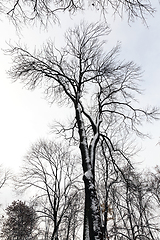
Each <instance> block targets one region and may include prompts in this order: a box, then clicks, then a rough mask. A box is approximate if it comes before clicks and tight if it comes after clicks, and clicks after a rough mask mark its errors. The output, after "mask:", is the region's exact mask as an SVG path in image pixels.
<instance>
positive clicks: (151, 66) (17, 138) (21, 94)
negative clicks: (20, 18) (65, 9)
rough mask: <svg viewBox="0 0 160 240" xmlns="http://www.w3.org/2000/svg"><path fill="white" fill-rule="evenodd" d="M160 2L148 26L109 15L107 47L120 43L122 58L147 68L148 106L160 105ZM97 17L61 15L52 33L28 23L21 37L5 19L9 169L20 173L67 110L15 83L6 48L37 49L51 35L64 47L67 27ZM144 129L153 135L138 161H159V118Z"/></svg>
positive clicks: (2, 102)
mask: <svg viewBox="0 0 160 240" xmlns="http://www.w3.org/2000/svg"><path fill="white" fill-rule="evenodd" d="M157 6H158V8H159V9H158V11H157V13H156V14H155V16H154V18H153V17H151V16H150V17H148V20H147V23H148V27H146V26H145V25H143V24H142V22H141V20H137V21H135V23H130V25H129V24H128V23H127V21H126V19H124V20H121V19H120V18H118V17H116V20H114V18H113V17H112V18H109V17H108V19H109V21H108V22H109V25H110V27H111V29H112V32H111V33H110V35H109V36H108V37H107V39H108V42H107V45H106V49H107V50H109V49H110V48H111V47H113V46H115V45H116V43H117V41H120V42H121V59H122V60H123V59H125V60H129V61H130V60H133V61H135V63H137V64H138V65H140V66H141V67H142V69H143V70H144V74H143V80H144V81H143V82H142V88H143V89H145V92H144V95H143V96H142V97H141V99H140V104H141V105H143V106H147V105H156V106H160V5H158V4H157ZM96 15H98V14H97V13H94V12H87V13H85V14H81V15H78V16H74V17H72V19H70V18H69V17H67V16H65V15H62V16H61V26H59V25H53V26H52V27H50V28H49V30H48V32H46V31H44V30H43V28H42V29H41V31H39V29H38V28H36V27H34V28H32V29H31V28H30V27H28V28H25V27H24V28H23V29H22V30H21V35H19V36H18V35H17V33H16V30H15V28H14V26H13V25H12V24H11V23H9V22H8V21H7V20H6V19H2V21H0V33H1V37H0V48H1V49H0V149H1V150H0V163H2V164H3V165H4V167H10V168H13V169H14V170H15V171H16V170H17V169H18V167H19V165H20V164H21V160H22V158H23V156H24V155H25V154H26V152H27V150H28V149H29V147H30V145H31V144H32V143H34V142H35V141H36V140H37V139H39V138H43V137H47V136H48V133H49V131H50V129H49V127H48V125H49V124H50V123H51V122H52V121H53V120H55V119H57V117H58V118H60V116H61V117H62V118H63V117H64V109H63V110H62V109H59V108H58V107H57V106H55V105H54V106H50V105H49V104H48V103H47V102H46V101H45V99H43V95H42V94H41V92H40V90H39V91H33V92H29V91H28V90H25V89H24V88H23V85H22V84H20V83H18V82H16V83H11V79H9V77H8V76H7V74H6V71H7V70H8V69H9V68H10V66H11V65H10V64H11V59H10V57H9V56H5V55H4V53H3V51H2V49H6V48H7V43H6V42H11V43H12V44H14V43H16V42H19V43H22V44H26V45H28V46H29V48H30V49H34V47H35V46H37V47H39V46H40V45H41V44H42V43H43V42H45V40H46V39H47V38H50V39H53V40H54V41H55V44H57V45H59V46H60V45H62V43H63V34H64V29H67V27H70V26H73V25H75V24H76V23H78V22H79V21H80V19H87V20H88V21H89V22H92V21H95V19H96ZM98 17H99V16H97V19H98ZM144 130H146V131H147V132H149V133H150V134H151V135H152V139H150V140H142V142H140V145H142V147H143V151H142V152H141V153H140V154H139V160H141V161H143V162H144V163H143V165H144V166H153V165H155V164H159V160H160V145H157V143H158V141H159V139H160V121H159V122H154V123H153V124H152V125H149V124H147V125H144ZM49 137H50V138H51V137H52V136H51V135H49Z"/></svg>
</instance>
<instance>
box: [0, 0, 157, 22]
mask: <svg viewBox="0 0 160 240" xmlns="http://www.w3.org/2000/svg"><path fill="white" fill-rule="evenodd" d="M1 2H2V3H1V6H2V7H1V8H2V10H3V11H4V12H5V13H7V14H8V15H9V16H10V17H11V19H12V20H13V21H14V22H15V23H16V25H17V23H18V24H19V23H22V22H23V21H24V22H33V21H35V20H40V22H41V23H42V24H44V25H45V26H46V25H47V23H48V22H49V21H51V20H53V21H54V22H56V21H57V20H61V19H60V18H59V15H58V13H59V12H69V13H70V14H71V15H73V14H74V13H76V12H78V11H84V10H86V9H91V10H96V11H98V12H100V13H101V14H102V15H103V16H104V18H105V20H107V13H108V12H109V11H110V10H111V12H112V13H114V14H118V15H120V16H121V17H123V15H124V13H125V14H127V16H128V21H133V20H134V19H135V18H141V19H142V20H143V21H146V16H147V14H153V13H154V11H155V9H154V7H153V5H152V4H151V3H150V1H149V0H129V1H128V0H106V1H101V0H88V1H84V0H58V1H56V0H50V1H48V0H28V1H25V0H11V1H9V4H8V1H1ZM6 2H7V4H6ZM6 6H7V9H6Z"/></svg>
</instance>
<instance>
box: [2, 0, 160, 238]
mask: <svg viewBox="0 0 160 240" xmlns="http://www.w3.org/2000/svg"><path fill="white" fill-rule="evenodd" d="M1 6H2V7H1V12H2V14H7V16H8V17H9V18H11V19H12V21H13V22H14V24H15V25H16V26H17V27H18V26H20V25H21V24H22V22H23V24H26V25H27V24H28V23H31V22H32V23H33V22H34V23H35V22H39V21H40V23H41V24H42V25H44V26H45V27H46V28H47V25H48V23H49V24H55V23H56V22H57V21H59V22H60V20H61V19H59V15H58V14H59V12H66V11H67V12H69V13H70V14H71V15H72V14H75V13H76V12H81V11H82V12H83V11H85V9H86V8H90V10H91V11H92V8H94V10H95V9H96V11H100V12H101V13H102V16H103V21H101V22H100V21H98V22H94V23H87V22H85V21H84V20H83V21H81V23H80V24H79V25H75V27H73V28H68V30H67V31H66V34H65V45H64V46H63V47H62V48H57V46H55V44H54V41H52V40H49V41H48V42H47V43H44V45H43V47H42V48H41V49H39V50H37V49H36V50H35V51H33V52H31V51H30V50H29V49H28V48H27V47H22V46H21V45H20V44H19V45H18V44H17V45H12V44H10V46H9V48H8V49H7V50H6V51H5V53H7V54H8V55H9V56H10V57H11V58H12V62H13V64H12V67H11V68H10V70H9V71H8V74H9V76H10V77H11V78H12V79H13V81H16V82H20V83H21V84H22V85H23V86H25V88H27V89H28V90H36V89H39V88H40V89H41V90H42V92H43V93H44V95H45V97H46V99H47V100H49V102H50V103H58V104H60V105H64V106H66V109H67V108H70V109H72V111H73V114H72V117H71V118H70V120H69V121H68V122H65V123H61V122H59V123H58V124H56V125H53V126H52V131H53V133H54V134H53V135H54V136H56V137H55V139H53V140H52V141H50V140H40V141H37V142H36V143H33V145H32V146H31V148H30V149H29V150H28V153H26V155H25V153H24V155H25V157H24V159H23V166H22V167H21V170H20V174H19V175H16V176H15V177H13V183H14V187H15V191H17V192H18V193H19V194H20V195H21V194H23V193H28V195H30V194H29V193H34V195H33V196H32V197H31V199H30V204H31V209H32V210H33V211H34V213H35V215H34V217H35V218H36V220H35V222H36V226H37V228H36V235H34V239H44V240H49V239H50V240H64V239H65V240H76V239H82V238H83V240H105V239H111V240H122V239H124V240H125V239H126V240H127V239H129V240H143V239H144V240H145V239H151V240H158V239H160V237H159V236H160V225H159V224H160V223H159V204H160V202H159V190H160V187H159V183H160V170H159V167H158V166H157V167H156V168H155V169H154V171H153V172H151V171H148V172H147V170H146V171H141V170H139V169H138V164H136V163H134V161H133V157H134V155H135V153H136V151H137V150H138V148H139V146H137V144H133V142H135V141H136V139H143V138H144V137H147V133H145V132H143V131H142V130H141V126H142V125H143V123H145V122H153V121H155V120H158V118H159V110H158V108H156V107H148V105H147V104H146V108H143V107H141V104H140V103H138V97H139V95H141V88H140V87H139V85H140V81H141V79H142V69H141V68H140V67H139V66H137V65H136V63H134V62H133V61H123V59H122V60H121V58H120V54H119V52H120V47H121V46H120V44H117V45H116V46H114V47H113V48H111V49H110V48H109V49H108V45H107V41H106V40H107V37H108V35H109V33H110V28H109V27H108V24H107V12H108V11H113V13H114V14H118V15H120V16H121V17H123V16H124V15H125V16H126V15H127V21H128V22H130V21H132V20H135V19H136V18H140V19H141V20H143V22H144V23H146V14H154V11H155V9H154V6H152V4H151V3H150V2H149V1H145V2H144V1H137V0H136V1H132V0H131V1H126V0H123V1H119V0H116V1H112V0H109V1H98V0H96V1H87V2H84V1H45V0H40V1H30V0H29V1H23V0H22V1H20V0H17V1H11V2H9V3H8V5H6V6H4V3H1ZM52 20H53V22H52ZM58 140H59V141H58ZM60 142H61V144H60ZM2 174H3V173H2ZM6 180H7V173H6V174H4V176H3V175H2V180H1V181H0V184H1V185H0V187H1V190H2V187H3V184H4V183H5V181H6ZM14 204H15V202H14ZM12 205H13V203H12ZM10 208H11V206H10V207H8V208H7V209H6V213H7V211H8V210H9V209H10ZM18 216H19V215H18ZM21 216H22V218H23V214H21ZM8 219H9V218H8ZM18 219H19V218H17V220H14V222H16V221H17V222H16V224H18ZM9 224H11V225H12V221H11V220H10V219H9V220H4V221H3V224H2V226H3V227H2V233H3V238H4V239H6V240H12V239H13V240H14V239H21V240H22V239H30V238H29V235H28V236H27V237H28V238H27V237H25V236H23V237H24V238H23V237H22V236H21V237H20V238H19V236H20V235H16V234H17V233H16V231H15V232H14V228H13V232H14V234H13V232H12V235H10V234H8V231H9V230H8V229H10V228H11V225H9ZM5 229H7V231H5ZM6 232H7V233H6ZM7 234H8V235H7ZM18 234H19V233H18ZM30 235H31V233H30ZM8 236H9V237H8ZM31 239H33V238H31Z"/></svg>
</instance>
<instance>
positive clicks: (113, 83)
mask: <svg viewBox="0 0 160 240" xmlns="http://www.w3.org/2000/svg"><path fill="white" fill-rule="evenodd" d="M108 33H109V29H108V28H107V27H106V25H105V24H99V23H94V24H89V25H87V24H85V23H82V24H81V25H80V26H78V27H75V28H74V29H70V30H69V31H68V32H67V34H66V46H65V48H63V49H61V50H56V49H55V48H54V45H53V44H52V42H49V43H48V45H46V46H45V47H44V48H43V50H42V51H40V52H37V53H34V54H31V53H30V52H28V51H27V50H26V49H22V48H20V47H13V48H12V49H11V50H10V53H11V54H12V55H13V56H14V66H13V67H12V69H11V71H10V76H11V77H12V78H13V79H15V80H17V79H20V80H21V81H22V83H23V85H25V86H26V87H27V88H28V89H30V90H33V89H35V88H37V87H38V86H42V87H43V88H44V92H45V94H46V95H47V96H48V98H50V100H51V101H54V100H56V101H58V102H60V103H61V104H62V103H66V104H69V105H70V107H72V108H73V109H74V111H75V115H74V119H73V121H72V123H71V125H70V126H69V127H67V126H66V127H65V126H64V127H63V128H62V126H61V129H59V133H60V132H65V133H66V132H67V131H68V133H67V138H68V137H69V131H70V134H71V135H70V140H74V142H78V143H79V148H80V152H81V159H82V168H83V181H84V185H85V213H84V239H91V240H94V239H96V240H98V239H103V230H102V223H101V215H100V203H99V199H98V197H97V190H96V185H95V170H96V169H95V166H96V164H95V163H96V161H97V154H96V153H97V149H98V148H101V149H102V146H103V144H105V146H106V148H107V151H108V152H109V154H110V156H111V157H112V159H113V161H114V154H119V156H120V157H121V159H122V161H127V160H128V158H127V156H126V155H125V152H124V149H123V147H122V146H121V145H120V141H121V139H124V138H125V137H126V136H127V134H132V135H139V136H142V135H143V134H142V133H141V131H140V130H139V125H141V124H142V122H143V120H152V119H155V118H156V117H157V109H155V108H151V109H141V108H140V106H139V105H138V104H136V101H135V99H136V97H135V94H138V93H140V90H139V88H138V83H139V79H140V77H141V71H140V68H139V67H137V66H136V65H135V63H133V62H126V63H125V62H120V61H119V60H117V54H118V51H119V46H116V47H114V48H113V49H112V50H110V51H108V52H107V51H106V49H105V51H104V47H105V46H104V43H105V42H104V41H100V37H103V39H104V38H105V36H106V35H107V34H108ZM113 135H114V138H113V137H112V136H113ZM114 142H116V143H117V144H116V145H115V144H114ZM115 164H116V163H115ZM117 168H118V166H117Z"/></svg>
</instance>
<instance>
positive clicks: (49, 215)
mask: <svg viewBox="0 0 160 240" xmlns="http://www.w3.org/2000/svg"><path fill="white" fill-rule="evenodd" d="M73 158H74V161H73ZM77 167H78V161H76V156H71V153H70V152H69V149H68V148H66V147H65V148H64V147H62V145H61V144H58V143H54V142H52V141H42V140H40V141H39V142H38V143H36V144H34V145H33V146H32V148H31V150H30V151H29V152H28V154H27V155H26V157H25V158H24V165H23V167H22V169H21V173H20V176H19V177H18V178H16V179H15V180H16V187H17V189H18V190H21V191H25V190H27V189H29V191H31V192H33V194H34V195H35V197H34V199H33V202H34V203H35V205H36V206H37V207H36V212H37V214H38V217H39V218H40V219H41V220H42V222H44V220H45V219H47V222H48V223H49V224H50V228H49V229H48V231H46V240H47V239H48V237H49V239H51V240H53V239H56V240H58V239H61V238H59V237H60V236H61V235H62V233H63V236H65V235H66V236H67V233H66V232H65V231H64V230H63V228H64V224H66V225H68V236H70V235H71V227H72V224H73V221H74V220H75V229H74V231H75V232H76V231H77V229H78V227H79V225H80V223H79V219H78V218H77V219H76V216H77V215H78V216H79V217H80V215H81V211H82V206H83V204H82V203H83V201H82V200H81V197H80V194H81V191H80V189H79V188H78V187H79V186H80V182H81V178H82V177H81V178H80V176H81V173H80V172H77V171H76V168H77ZM81 185H82V184H81ZM81 187H82V186H81ZM80 203H81V204H82V206H81V204H80ZM71 213H72V214H71ZM78 213H79V214H78ZM67 216H68V220H66V219H67ZM69 219H70V221H69ZM68 221H69V223H68ZM67 223H68V224H67ZM48 226H49V225H48ZM48 226H47V225H46V227H48ZM44 235H45V234H44ZM70 239H71V238H70ZM75 239H76V238H75Z"/></svg>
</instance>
